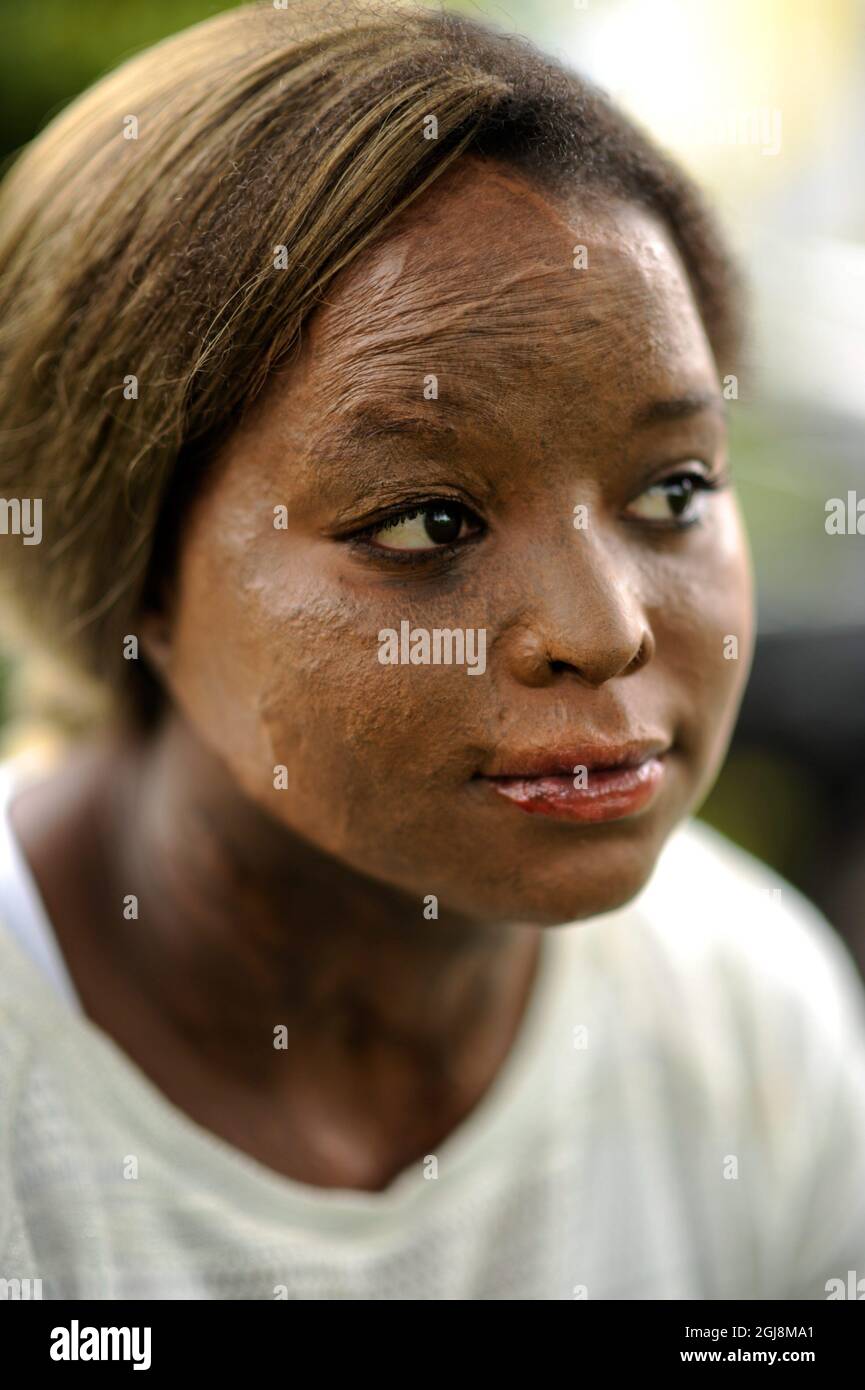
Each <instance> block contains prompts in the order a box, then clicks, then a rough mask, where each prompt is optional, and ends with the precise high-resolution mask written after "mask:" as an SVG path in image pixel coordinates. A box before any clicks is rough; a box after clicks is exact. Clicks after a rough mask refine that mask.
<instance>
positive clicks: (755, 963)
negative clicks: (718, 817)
mask: <svg viewBox="0 0 865 1390" xmlns="http://www.w3.org/2000/svg"><path fill="white" fill-rule="evenodd" d="M635 905H636V906H637V907H638V909H639V912H640V914H641V916H642V917H643V918H644V920H645V921H646V922H647V923H648V924H649V925H650V927H651V929H652V931H653V932H654V933H655V934H656V935H657V936H659V937H662V938H663V940H664V942H665V944H666V945H667V947H668V949H669V950H671V951H674V952H676V953H677V954H679V955H681V956H683V957H690V958H693V959H697V958H703V959H706V960H709V961H712V960H715V959H717V957H718V956H719V955H722V956H724V957H725V958H726V959H727V960H728V961H729V962H730V963H731V965H732V964H733V963H734V962H735V961H736V960H737V959H738V960H739V961H741V963H742V965H743V967H746V968H748V969H749V970H751V971H756V972H757V973H759V974H761V975H762V974H767V975H769V976H770V977H771V978H772V979H774V980H776V981H777V982H778V983H779V984H780V983H781V982H783V981H784V980H786V981H788V982H789V983H792V982H794V981H796V980H799V979H801V978H802V975H803V972H804V973H805V975H806V976H807V978H808V980H809V986H810V989H811V991H812V992H813V991H814V990H816V989H819V988H820V987H821V986H822V985H825V984H826V977H827V975H829V976H837V974H838V972H839V970H840V972H841V974H842V975H844V976H847V975H848V974H849V973H850V972H851V971H852V973H853V976H854V978H858V972H857V971H856V967H855V965H854V963H853V960H852V956H851V955H850V952H849V950H848V948H847V946H846V945H845V943H844V942H843V940H842V938H841V937H840V935H839V934H838V933H837V932H836V931H835V929H834V928H833V927H832V926H831V925H830V923H829V922H828V921H827V920H826V918H825V917H824V916H823V914H822V913H821V912H820V911H819V909H818V908H817V907H815V905H814V904H813V903H812V902H810V901H809V899H808V898H807V897H805V895H804V894H803V893H801V892H800V891H799V890H798V889H797V888H795V887H794V886H793V885H792V884H791V883H790V882H789V881H788V880H787V879H785V878H784V877H782V875H781V874H779V873H778V872H776V871H775V870H774V869H772V868H770V867H769V866H768V865H767V864H764V863H762V862H761V861H760V860H759V859H757V858H755V857H754V856H753V855H752V854H750V853H749V852H748V851H747V850H745V849H743V848H742V847H741V846H740V845H737V844H735V843H733V841H731V840H729V839H728V838H727V837H726V836H725V835H723V834H721V832H720V831H718V830H716V829H714V828H713V827H711V826H709V825H707V824H706V823H705V822H703V821H698V820H694V819H692V820H688V821H686V822H684V823H683V824H682V825H681V826H680V827H679V829H678V830H677V831H676V832H674V834H673V835H672V836H671V837H670V839H669V841H668V842H667V844H666V845H665V847H664V849H663V850H662V852H661V855H660V856H659V859H658V862H657V865H656V868H655V872H654V874H653V875H652V877H651V879H650V880H649V882H648V884H647V885H646V887H645V888H644V890H643V892H642V893H641V894H640V896H639V897H638V899H637V900H636V904H635ZM815 971H816V974H814V973H813V972H815Z"/></svg>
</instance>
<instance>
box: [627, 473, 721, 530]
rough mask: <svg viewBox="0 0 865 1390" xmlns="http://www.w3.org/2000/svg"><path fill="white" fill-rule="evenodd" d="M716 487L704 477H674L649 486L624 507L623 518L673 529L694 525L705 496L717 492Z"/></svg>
mask: <svg viewBox="0 0 865 1390" xmlns="http://www.w3.org/2000/svg"><path fill="white" fill-rule="evenodd" d="M719 487H720V483H718V482H716V481H715V479H713V478H709V477H707V476H706V474H705V473H696V472H693V471H690V472H686V473H676V474H675V475H674V476H673V477H670V478H663V479H662V480H661V482H659V483H653V485H652V486H651V487H649V488H646V491H645V492H641V493H640V496H639V497H636V498H634V501H633V502H631V503H629V505H628V506H627V507H626V509H625V511H626V515H628V516H636V517H639V519H640V520H641V521H661V522H668V523H669V522H672V524H673V525H674V526H687V525H689V524H690V523H691V522H693V521H698V520H699V518H700V516H701V515H702V513H703V510H704V508H705V504H706V501H707V494H708V493H710V492H717V491H718V488H719Z"/></svg>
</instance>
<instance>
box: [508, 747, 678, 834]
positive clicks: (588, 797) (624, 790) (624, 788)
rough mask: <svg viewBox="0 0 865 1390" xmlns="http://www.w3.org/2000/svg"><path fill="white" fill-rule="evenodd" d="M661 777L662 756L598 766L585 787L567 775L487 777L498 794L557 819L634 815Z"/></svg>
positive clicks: (529, 810) (521, 807) (534, 813)
mask: <svg viewBox="0 0 865 1390" xmlns="http://www.w3.org/2000/svg"><path fill="white" fill-rule="evenodd" d="M663 778H664V763H663V761H662V759H661V758H647V759H646V761H645V762H644V763H640V765H639V767H609V768H597V769H596V770H595V771H594V772H592V771H591V770H590V771H589V772H588V773H587V774H586V781H587V784H588V785H587V786H585V787H575V786H574V778H573V777H572V776H570V777H488V778H487V779H486V780H487V781H488V782H489V783H490V786H491V787H492V788H493V789H494V791H495V792H496V793H497V794H498V795H499V796H502V797H504V798H505V800H506V801H509V802H510V803H511V805H512V806H516V807H518V808H519V810H521V811H526V812H527V813H528V814H529V815H530V816H553V817H554V818H555V819H557V820H568V821H582V822H586V821H605V820H621V819H623V818H624V817H625V816H633V815H636V813H637V812H638V811H642V810H643V809H644V807H646V806H648V805H649V802H650V801H652V799H653V798H654V797H655V795H656V794H657V792H658V790H659V788H660V785H661V782H662V781H663Z"/></svg>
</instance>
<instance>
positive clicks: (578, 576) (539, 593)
mask: <svg viewBox="0 0 865 1390" xmlns="http://www.w3.org/2000/svg"><path fill="white" fill-rule="evenodd" d="M628 568H629V567H627V566H626V565H625V564H624V563H623V560H622V556H621V551H620V550H619V549H618V547H616V548H615V551H614V552H613V551H611V550H608V549H606V548H605V546H604V544H603V542H601V541H593V542H592V543H591V544H588V543H586V541H585V540H584V539H581V543H580V553H579V554H577V555H574V556H569V557H568V559H567V560H565V561H564V562H560V563H559V564H558V565H557V566H555V567H554V568H553V569H550V568H549V566H547V567H546V568H545V569H544V571H543V572H542V573H540V574H537V575H535V576H533V580H534V583H527V584H526V586H525V589H524V593H525V595H526V601H524V603H523V604H522V605H521V609H520V614H519V617H517V618H515V620H514V623H513V624H512V626H511V627H510V628H509V629H508V630H507V631H506V632H504V633H503V634H502V636H501V638H500V642H499V643H498V644H497V645H499V648H500V652H501V654H502V655H504V656H505V660H506V664H507V667H508V669H509V670H510V673H511V675H512V676H513V677H514V679H516V680H518V681H519V682H521V683H522V684H524V685H532V686H542V685H550V684H552V683H553V682H554V681H557V680H559V679H561V678H562V677H563V676H567V675H570V676H575V677H577V678H578V679H579V680H581V681H583V682H584V683H585V684H586V685H589V686H591V687H593V688H597V687H598V686H601V685H603V684H604V683H605V682H606V681H609V680H612V679H613V678H614V677H615V676H624V675H629V674H631V672H633V671H637V670H639V669H640V668H641V667H642V666H645V665H646V663H647V662H649V661H650V660H651V658H652V656H653V654H654V649H655V643H654V638H653V635H652V630H651V627H650V624H649V622H648V619H647V616H646V613H645V607H644V604H643V602H642V601H641V599H640V598H639V597H638V595H637V594H636V593H635V592H634V585H633V582H632V576H631V575H630V574H629V573H628V572H627V571H628Z"/></svg>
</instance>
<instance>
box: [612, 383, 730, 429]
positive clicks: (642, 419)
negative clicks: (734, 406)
mask: <svg viewBox="0 0 865 1390" xmlns="http://www.w3.org/2000/svg"><path fill="white" fill-rule="evenodd" d="M704 410H711V411H715V412H716V413H717V414H719V415H721V417H722V418H726V415H727V408H726V404H725V402H724V400H723V398H722V397H721V396H719V395H718V393H717V392H716V391H691V392H688V393H687V394H686V395H684V396H677V397H675V398H673V399H671V400H660V401H651V402H650V403H649V404H648V405H644V406H640V408H639V409H638V410H636V411H635V412H634V414H633V415H632V416H631V428H632V429H645V428H646V427H647V426H649V425H662V424H668V423H669V422H670V421H675V420H686V419H687V418H688V417H689V416H691V415H699V414H700V412H701V411H704Z"/></svg>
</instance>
